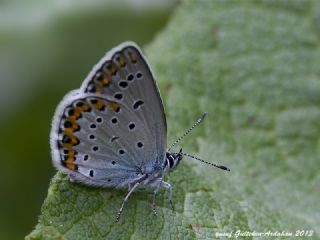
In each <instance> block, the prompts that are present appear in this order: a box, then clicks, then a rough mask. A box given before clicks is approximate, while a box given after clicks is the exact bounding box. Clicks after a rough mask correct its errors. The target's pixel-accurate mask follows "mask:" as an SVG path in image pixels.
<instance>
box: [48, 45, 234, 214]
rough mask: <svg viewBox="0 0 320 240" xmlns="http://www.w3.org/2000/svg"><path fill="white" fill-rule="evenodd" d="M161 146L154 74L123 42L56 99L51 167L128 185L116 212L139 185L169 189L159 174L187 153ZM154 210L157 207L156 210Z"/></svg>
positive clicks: (162, 126) (92, 181)
mask: <svg viewBox="0 0 320 240" xmlns="http://www.w3.org/2000/svg"><path fill="white" fill-rule="evenodd" d="M205 115H206V114H204V115H203V116H202V117H201V118H200V119H199V120H198V121H197V122H196V123H195V124H194V125H193V126H192V127H191V128H190V129H188V130H187V132H186V133H185V134H184V135H183V136H182V137H180V138H178V139H177V140H176V141H175V142H174V144H173V145H172V146H171V147H170V148H169V149H166V147H167V144H166V138H167V126H166V117H165V113H164V108H163V104H162V100H161V97H160V93H159V90H158V87H157V85H156V82H155V78H154V75H153V73H152V71H151V68H150V66H149V64H148V63H147V61H146V59H145V57H144V55H143V54H142V51H141V50H140V49H139V47H138V46H137V45H136V44H135V43H133V42H124V43H122V44H120V45H119V46H117V47H115V48H113V49H112V50H111V51H109V52H108V53H107V54H106V55H105V56H104V57H103V58H102V59H101V60H100V61H99V63H98V64H97V65H95V66H94V68H93V70H92V71H91V72H90V73H89V75H88V76H87V78H86V79H85V80H84V82H83V83H82V85H81V87H80V89H77V90H73V91H71V92H70V93H69V94H67V95H66V96H65V97H64V99H63V100H62V101H61V103H60V104H59V106H58V107H57V110H56V112H55V116H54V119H53V124H52V130H51V136H50V145H51V150H52V159H53V163H54V166H55V167H56V168H57V169H58V170H60V171H62V172H64V173H67V174H68V175H69V177H70V180H72V181H75V182H80V183H82V184H85V185H89V186H97V187H105V188H128V194H127V195H126V197H125V198H124V200H123V202H122V204H121V207H120V209H119V211H118V214H117V218H116V219H117V220H119V217H120V214H121V212H122V210H123V207H124V204H125V202H126V201H127V199H128V198H129V196H130V195H131V193H132V192H133V191H134V190H135V189H136V188H138V187H139V186H149V187H151V188H153V189H154V195H153V210H154V212H155V196H156V194H157V192H158V191H159V189H160V187H163V188H165V189H168V190H169V200H170V203H172V201H171V199H172V187H171V185H170V184H169V183H167V182H165V181H164V179H163V177H164V173H166V172H167V171H168V170H172V169H174V168H176V166H177V165H178V164H179V162H180V161H181V159H182V157H183V156H188V157H191V158H194V159H196V160H199V161H202V162H204V163H208V164H211V165H213V166H215V167H218V168H221V169H223V170H229V169H228V168H227V167H224V166H221V165H215V164H213V163H209V162H206V161H203V160H201V159H198V158H196V157H193V156H191V155H189V154H186V153H183V152H182V150H180V151H179V152H171V148H172V147H173V146H174V145H176V144H177V143H178V142H179V141H180V140H181V139H182V138H183V137H184V136H185V135H187V134H188V133H189V132H190V131H191V130H192V129H193V128H194V127H195V126H197V125H198V124H199V123H200V122H201V121H202V120H203V118H204V117H205ZM155 213H156V212H155Z"/></svg>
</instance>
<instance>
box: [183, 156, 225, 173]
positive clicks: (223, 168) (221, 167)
mask: <svg viewBox="0 0 320 240" xmlns="http://www.w3.org/2000/svg"><path fill="white" fill-rule="evenodd" d="M180 154H182V155H183V156H187V157H189V158H193V159H195V160H198V161H200V162H203V163H206V164H209V165H211V166H214V167H216V168H220V169H222V170H225V171H229V172H230V168H227V167H226V166H223V165H217V164H214V163H211V162H207V161H205V160H202V159H200V158H197V157H195V156H192V155H190V154H188V153H182V152H181V153H180Z"/></svg>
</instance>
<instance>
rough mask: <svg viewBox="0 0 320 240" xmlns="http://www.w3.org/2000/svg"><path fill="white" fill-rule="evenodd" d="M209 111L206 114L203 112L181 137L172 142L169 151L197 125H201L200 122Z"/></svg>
mask: <svg viewBox="0 0 320 240" xmlns="http://www.w3.org/2000/svg"><path fill="white" fill-rule="evenodd" d="M207 114H208V113H207V112H205V113H204V114H202V116H201V117H200V118H199V119H198V120H197V121H196V122H195V123H194V124H193V125H192V126H191V127H190V128H189V129H188V130H187V131H186V132H185V133H184V134H183V135H182V136H181V137H179V138H178V139H177V140H175V141H174V143H172V144H171V146H170V147H169V149H168V151H170V150H171V148H173V147H174V146H175V145H176V144H177V143H179V142H180V141H181V140H182V139H183V138H184V137H185V136H187V135H188V134H189V133H190V132H191V131H192V130H193V129H194V128H195V127H196V126H198V125H199V123H201V122H202V121H203V119H204V118H205V116H206V115H207Z"/></svg>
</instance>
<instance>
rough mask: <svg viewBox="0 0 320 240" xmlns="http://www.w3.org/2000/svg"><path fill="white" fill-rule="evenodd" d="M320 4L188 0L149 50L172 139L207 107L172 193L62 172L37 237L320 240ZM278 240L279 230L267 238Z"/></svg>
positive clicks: (185, 146) (188, 142) (299, 0)
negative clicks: (282, 236) (289, 237)
mask: <svg viewBox="0 0 320 240" xmlns="http://www.w3.org/2000/svg"><path fill="white" fill-rule="evenodd" d="M319 19H320V4H319V2H318V1H311V0H309V1H307V0H306V1H302V0H296V1H287V0H274V1H232V0H230V1H191V0H186V1H183V2H182V4H181V5H180V6H179V7H178V8H177V10H176V12H175V14H174V16H173V17H172V19H171V21H170V23H169V25H168V26H167V28H166V29H165V30H164V31H163V32H162V33H161V34H160V35H158V37H157V38H156V39H155V40H154V42H153V43H152V44H151V45H149V46H148V47H147V49H146V50H147V51H146V53H147V56H148V58H149V60H150V62H151V66H152V68H153V69H154V72H155V74H156V76H157V80H158V82H159V85H160V88H161V93H162V97H163V98H164V101H165V105H166V112H167V118H168V126H169V137H168V139H169V142H172V141H173V140H174V139H175V138H176V137H177V136H178V135H179V134H181V133H182V132H183V131H184V130H185V129H187V128H188V127H189V126H190V125H191V124H192V123H193V122H194V121H195V120H196V119H197V118H198V117H199V116H200V115H201V113H203V112H205V111H208V112H209V114H208V116H207V118H206V119H205V121H204V122H203V123H202V124H201V126H199V127H198V128H197V129H196V130H194V131H193V132H192V134H191V135H192V136H189V137H187V138H186V139H184V141H183V143H182V146H183V149H184V150H185V151H186V152H189V153H193V154H196V155H197V156H199V157H201V158H203V159H206V160H209V161H212V162H218V163H221V164H224V165H227V166H229V167H230V168H231V172H225V171H220V170H218V169H214V168H210V167H208V166H205V165H202V164H200V163H198V162H196V161H195V160H191V159H187V158H185V159H184V160H183V161H182V163H181V164H180V166H179V168H178V169H177V170H176V171H175V172H172V173H171V174H170V176H168V177H167V180H168V181H169V182H170V183H171V184H172V185H173V188H174V198H173V199H174V202H175V207H176V210H175V211H174V212H173V211H172V210H171V209H170V204H169V203H168V200H167V198H166V193H165V192H162V193H161V194H159V196H158V213H159V216H158V217H157V218H155V217H154V216H153V213H152V211H151V208H150V203H151V201H152V195H151V194H150V193H147V192H144V191H142V192H136V193H134V194H133V195H132V196H131V198H130V200H129V202H128V203H127V204H126V206H125V209H124V212H123V215H122V218H121V220H120V222H118V223H116V222H115V216H116V212H117V210H118V208H119V206H120V203H121V201H122V199H123V198H124V196H125V194H126V191H125V190H123V191H116V190H111V189H94V188H89V187H85V186H82V185H80V184H74V183H71V182H69V181H68V179H67V177H66V176H64V175H63V174H57V175H56V176H55V177H54V178H53V180H52V183H51V185H50V188H49V193H48V197H47V199H46V200H45V202H44V204H43V206H42V210H41V211H42V214H41V216H40V217H39V224H38V225H37V226H36V228H35V230H34V231H33V232H32V233H31V234H30V235H29V236H27V239H62V238H63V239H129V238H130V239H159V238H160V239H170V238H171V239H182V238H183V239H194V238H196V239H213V238H216V233H217V232H218V233H223V232H232V233H235V232H236V231H238V230H240V231H242V232H246V231H249V232H253V231H254V232H262V233H264V232H267V231H271V232H276V231H278V232H280V233H281V232H282V231H286V232H288V233H292V234H293V235H295V234H296V231H298V230H304V231H313V235H312V236H313V237H312V239H320V238H319V233H320V217H319V212H320V205H319V199H320V187H319V186H320V175H319V169H320V161H319V160H320V139H319V136H320V121H319V119H320V108H319V104H320V79H319V78H320V68H319V66H320V51H319V33H320V29H319ZM265 238H266V239H269V238H270V237H265Z"/></svg>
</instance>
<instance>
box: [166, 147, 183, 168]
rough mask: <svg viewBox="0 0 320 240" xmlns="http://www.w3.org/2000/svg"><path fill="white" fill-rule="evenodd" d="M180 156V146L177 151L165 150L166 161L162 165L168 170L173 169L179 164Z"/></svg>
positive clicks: (181, 154) (181, 155)
mask: <svg viewBox="0 0 320 240" xmlns="http://www.w3.org/2000/svg"><path fill="white" fill-rule="evenodd" d="M182 158H183V153H182V148H181V149H180V151H179V152H177V153H172V152H169V151H167V152H166V161H165V162H164V167H165V168H167V169H169V170H173V169H175V168H176V167H177V166H178V165H179V163H180V161H181V160H182Z"/></svg>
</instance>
